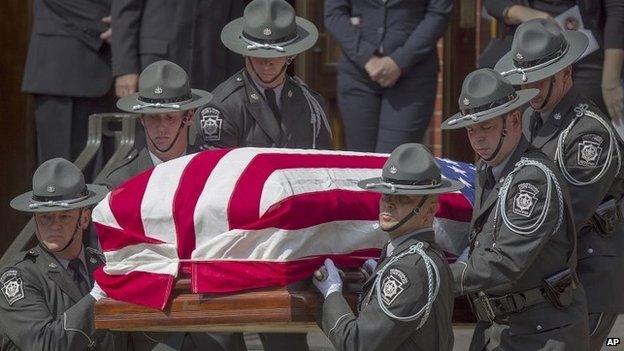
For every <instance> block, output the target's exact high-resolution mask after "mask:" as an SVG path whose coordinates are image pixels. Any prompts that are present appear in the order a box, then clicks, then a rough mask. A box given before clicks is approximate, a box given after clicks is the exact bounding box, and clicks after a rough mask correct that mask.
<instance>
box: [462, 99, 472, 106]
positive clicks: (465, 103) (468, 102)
mask: <svg viewBox="0 0 624 351" xmlns="http://www.w3.org/2000/svg"><path fill="white" fill-rule="evenodd" d="M463 103H464V105H466V106H468V105H470V100H468V98H464V101H463Z"/></svg>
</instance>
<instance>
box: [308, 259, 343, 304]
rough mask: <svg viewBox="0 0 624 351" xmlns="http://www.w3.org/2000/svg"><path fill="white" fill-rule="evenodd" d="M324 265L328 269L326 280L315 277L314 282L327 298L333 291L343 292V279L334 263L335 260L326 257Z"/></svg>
mask: <svg viewBox="0 0 624 351" xmlns="http://www.w3.org/2000/svg"><path fill="white" fill-rule="evenodd" d="M324 267H325V270H326V271H327V278H325V279H324V280H318V279H316V278H313V279H312V282H313V283H314V286H316V288H317V289H318V290H319V291H320V292H321V294H323V297H324V298H327V296H329V294H331V293H333V292H336V291H337V292H342V279H340V274H339V273H338V268H336V266H335V265H334V261H332V260H331V259H329V258H327V259H325V266H324ZM321 268H322V267H321Z"/></svg>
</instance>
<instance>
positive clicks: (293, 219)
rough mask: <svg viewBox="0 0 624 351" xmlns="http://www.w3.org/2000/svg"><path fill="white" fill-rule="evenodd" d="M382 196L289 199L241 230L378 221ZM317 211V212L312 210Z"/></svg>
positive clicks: (345, 193)
mask: <svg viewBox="0 0 624 351" xmlns="http://www.w3.org/2000/svg"><path fill="white" fill-rule="evenodd" d="M380 196H381V195H380V194H378V193H373V192H367V191H352V190H340V189H333V190H328V191H319V192H313V193H304V194H298V195H294V196H291V197H288V198H286V199H284V200H282V201H280V202H278V203H276V204H274V205H273V206H271V207H270V208H269V209H268V210H267V211H266V213H265V214H264V215H263V216H262V217H261V218H260V219H258V220H257V221H255V222H253V223H250V224H248V225H245V226H244V227H242V228H241V229H248V230H256V229H264V228H280V229H288V230H296V229H302V228H308V227H312V226H315V225H319V224H323V223H328V222H332V221H346V220H364V221H376V220H377V219H378V217H379V197H380ZM311 208H314V211H310V209H311Z"/></svg>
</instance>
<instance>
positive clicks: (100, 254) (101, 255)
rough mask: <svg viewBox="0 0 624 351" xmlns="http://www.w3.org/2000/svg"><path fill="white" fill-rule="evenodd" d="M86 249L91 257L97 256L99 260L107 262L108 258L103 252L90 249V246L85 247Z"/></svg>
mask: <svg viewBox="0 0 624 351" xmlns="http://www.w3.org/2000/svg"><path fill="white" fill-rule="evenodd" d="M85 249H86V251H87V253H88V254H89V255H90V256H96V257H97V258H99V259H100V261H102V262H106V257H105V256H104V254H103V253H102V252H101V251H99V250H97V249H94V248H92V247H89V246H87V247H85Z"/></svg>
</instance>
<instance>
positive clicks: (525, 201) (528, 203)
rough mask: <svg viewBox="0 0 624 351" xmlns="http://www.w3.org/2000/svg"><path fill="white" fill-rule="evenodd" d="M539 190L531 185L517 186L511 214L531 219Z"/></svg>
mask: <svg viewBox="0 0 624 351" xmlns="http://www.w3.org/2000/svg"><path fill="white" fill-rule="evenodd" d="M538 193H539V189H537V187H536V186H534V185H533V184H531V183H520V184H518V193H517V194H516V196H514V200H513V208H512V211H513V213H515V214H517V215H518V216H522V217H526V218H528V217H531V213H533V209H534V208H535V204H536V203H537V200H538V197H537V194H538Z"/></svg>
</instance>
